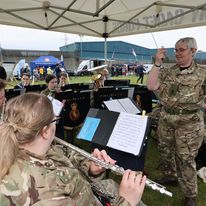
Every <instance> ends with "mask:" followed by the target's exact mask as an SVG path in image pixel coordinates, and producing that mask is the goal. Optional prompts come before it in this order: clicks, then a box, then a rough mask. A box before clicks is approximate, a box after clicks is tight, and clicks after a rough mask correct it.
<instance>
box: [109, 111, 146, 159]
mask: <svg viewBox="0 0 206 206" xmlns="http://www.w3.org/2000/svg"><path fill="white" fill-rule="evenodd" d="M146 126H147V116H141V115H134V114H128V113H120V115H119V117H118V119H117V122H116V125H115V127H114V129H113V131H112V134H111V136H110V138H109V141H108V143H107V146H108V147H111V148H114V149H117V150H120V151H124V152H128V153H131V154H134V155H139V153H140V149H141V146H142V143H143V140H144V134H145V130H146Z"/></svg>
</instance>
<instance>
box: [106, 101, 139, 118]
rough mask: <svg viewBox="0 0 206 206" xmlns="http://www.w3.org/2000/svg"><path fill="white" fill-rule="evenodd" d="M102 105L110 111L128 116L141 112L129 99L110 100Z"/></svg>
mask: <svg viewBox="0 0 206 206" xmlns="http://www.w3.org/2000/svg"><path fill="white" fill-rule="evenodd" d="M104 104H105V105H106V107H107V108H108V110H110V111H114V112H127V113H130V114H139V113H141V111H140V110H139V109H138V108H137V107H136V105H134V103H133V102H132V101H131V99H130V98H122V99H112V100H108V101H104Z"/></svg>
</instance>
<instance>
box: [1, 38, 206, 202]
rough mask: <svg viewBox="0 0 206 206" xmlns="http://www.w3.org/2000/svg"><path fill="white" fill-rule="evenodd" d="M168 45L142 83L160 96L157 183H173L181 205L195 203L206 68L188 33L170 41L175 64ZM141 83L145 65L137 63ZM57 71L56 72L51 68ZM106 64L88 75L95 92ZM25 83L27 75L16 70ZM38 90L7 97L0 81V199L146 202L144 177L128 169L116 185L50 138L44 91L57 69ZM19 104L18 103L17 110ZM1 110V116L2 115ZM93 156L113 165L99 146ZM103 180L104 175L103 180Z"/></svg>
mask: <svg viewBox="0 0 206 206" xmlns="http://www.w3.org/2000/svg"><path fill="white" fill-rule="evenodd" d="M166 52H167V51H166V49H165V48H160V49H158V50H157V53H156V56H155V62H154V65H153V67H152V70H151V71H150V72H149V75H148V78H147V88H148V89H149V90H151V91H154V92H155V94H156V96H157V97H158V99H159V102H160V112H159V116H158V121H157V131H156V134H157V136H158V138H157V140H158V150H159V153H160V162H161V170H162V177H161V178H159V179H157V180H156V182H158V183H159V184H161V185H171V186H177V185H179V187H180V189H181V191H182V193H183V195H184V203H183V205H184V206H196V200H197V196H198V186H197V171H196V162H195V157H196V156H197V154H198V150H199V148H200V146H201V144H202V142H203V137H204V109H205V94H206V89H205V88H206V85H205V83H206V69H205V68H204V67H203V66H202V65H199V64H197V63H196V62H195V61H194V56H195V54H196V52H197V43H196V40H195V39H194V38H192V37H186V38H182V39H180V40H178V41H177V42H176V44H175V56H176V64H175V65H174V66H172V67H169V68H165V67H164V62H163V61H164V59H165V58H166ZM138 71H139V74H138V75H139V79H138V80H137V82H138V81H139V80H140V82H141V83H142V82H143V80H142V79H143V75H144V68H143V66H142V65H140V66H139V68H138ZM57 73H58V72H57ZM108 74H109V73H108V70H107V69H106V68H105V69H104V70H103V71H102V72H99V73H98V74H96V75H94V76H93V77H92V80H93V83H94V91H98V89H99V88H101V87H104V80H106V79H108ZM21 80H22V83H21V84H19V85H18V86H19V87H21V88H23V87H25V86H27V85H28V84H29V82H30V81H29V80H30V76H29V75H28V74H22V79H21ZM45 82H46V84H47V88H46V89H45V90H43V91H42V92H41V94H34V93H27V94H24V95H20V96H18V97H15V98H12V99H11V100H9V101H8V102H7V104H6V107H5V111H2V110H3V109H2V108H3V105H5V101H6V98H5V91H4V89H5V82H4V81H3V80H0V114H1V117H2V116H3V117H2V118H1V120H0V121H1V123H0V130H1V133H0V138H1V144H0V168H1V171H0V200H1V203H2V204H3V205H17V206H18V205H19V206H21V205H51V206H52V205H54V206H57V205H105V206H108V205H125V206H126V205H128V206H129V205H130V206H135V205H144V203H143V202H142V201H141V197H142V194H143V191H144V186H145V181H146V177H145V176H144V175H142V174H140V173H139V172H135V171H131V170H126V171H125V173H124V175H123V177H122V180H121V183H120V185H117V184H116V183H114V182H113V181H111V180H109V179H106V180H105V179H104V175H105V169H104V168H102V167H100V166H98V165H96V164H95V163H94V162H92V161H89V160H87V159H86V158H84V157H82V156H81V155H79V154H77V153H75V152H74V151H72V150H71V151H70V152H69V153H68V154H67V155H65V154H64V151H62V150H61V149H60V148H59V147H58V146H56V145H54V144H53V140H54V137H55V131H56V125H55V123H56V121H57V120H58V118H57V117H56V116H55V115H54V113H53V108H52V104H51V102H50V101H49V99H48V98H47V97H46V96H48V95H49V96H52V97H55V94H56V93H57V92H61V89H60V88H61V87H63V86H65V85H66V84H68V83H69V82H68V76H67V75H66V74H65V73H64V72H62V71H60V72H59V73H58V75H57V74H53V73H49V74H47V76H46V77H45ZM22 108H24V109H22ZM2 113H3V115H2ZM92 155H93V156H95V157H97V158H99V159H101V160H103V161H105V162H107V163H110V164H115V160H113V159H112V158H111V157H110V156H109V155H108V154H107V153H106V152H105V151H104V150H98V149H95V150H94V152H93V153H92ZM103 179H104V180H103Z"/></svg>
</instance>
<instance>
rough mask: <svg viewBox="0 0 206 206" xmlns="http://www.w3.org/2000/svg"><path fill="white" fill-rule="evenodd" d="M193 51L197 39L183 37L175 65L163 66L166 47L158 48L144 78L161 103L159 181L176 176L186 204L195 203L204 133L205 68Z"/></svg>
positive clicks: (171, 181)
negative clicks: (196, 60) (198, 61)
mask: <svg viewBox="0 0 206 206" xmlns="http://www.w3.org/2000/svg"><path fill="white" fill-rule="evenodd" d="M196 52H197V43H196V40H195V39H194V38H192V37H186V38H182V39H180V40H178V41H177V42H176V44H175V57H176V62H177V63H176V65H174V66H172V67H171V68H162V66H161V65H162V61H163V59H165V55H166V50H165V49H164V48H161V49H158V51H157V54H156V59H155V64H154V65H153V67H152V70H151V71H150V73H149V76H148V79H147V87H148V89H149V90H152V91H156V93H157V96H158V97H159V100H160V103H161V105H162V108H161V115H160V119H159V122H158V129H157V132H158V137H159V139H158V140H159V150H160V155H161V163H162V165H164V166H165V169H164V171H163V174H164V177H163V178H162V179H160V180H159V183H160V184H166V183H167V184H172V183H176V182H177V178H178V183H179V185H180V188H181V190H182V192H183V194H184V197H185V203H184V205H185V206H195V205H196V196H197V189H198V188H197V174H196V163H195V157H196V156H197V153H198V149H199V148H200V146H201V144H202V141H203V135H204V118H203V108H204V97H205V81H206V70H205V68H204V67H203V66H201V65H198V64H196V63H195V61H194V56H195V53H196ZM176 175H177V176H176Z"/></svg>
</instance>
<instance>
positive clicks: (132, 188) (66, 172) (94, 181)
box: [0, 93, 146, 206]
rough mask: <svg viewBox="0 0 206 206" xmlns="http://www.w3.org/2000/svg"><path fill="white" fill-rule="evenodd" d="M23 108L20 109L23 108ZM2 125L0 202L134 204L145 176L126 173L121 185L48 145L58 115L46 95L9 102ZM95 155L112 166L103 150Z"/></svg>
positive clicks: (36, 205)
mask: <svg viewBox="0 0 206 206" xmlns="http://www.w3.org/2000/svg"><path fill="white" fill-rule="evenodd" d="M22 108H23V110H22ZM4 117H5V118H4V121H3V124H2V125H1V126H0V130H1V133H0V139H1V144H0V168H1V170H0V205H1V206H9V205H11V206H14V205H15V206H23V205H24V206H27V205H28V206H29V205H33V206H42V205H45V206H46V205H49V206H74V205H78V206H102V205H105V206H109V205H115V206H118V205H119V206H135V205H144V204H143V203H141V201H140V199H141V196H142V193H143V190H144V186H145V181H146V177H145V176H143V177H142V175H141V174H138V173H136V172H134V171H130V170H127V171H125V173H124V175H123V178H122V181H121V184H120V186H119V185H118V184H117V183H115V182H114V181H112V180H109V179H106V180H104V179H103V178H104V171H105V169H104V168H102V167H100V166H99V165H96V163H95V162H92V161H89V160H87V159H85V158H84V157H83V156H81V155H80V154H78V153H76V152H74V151H72V150H71V151H69V152H68V156H65V155H64V153H63V150H62V149H61V147H60V146H55V145H53V146H51V143H52V141H53V139H54V134H55V128H56V126H55V122H56V121H57V119H58V118H56V117H55V116H54V114H53V109H52V104H51V102H50V101H49V99H48V98H47V97H46V96H44V95H41V94H32V93H27V94H24V95H21V96H18V97H16V98H13V99H11V100H10V101H8V103H7V105H6V110H5V116H4ZM93 156H94V157H96V158H98V159H102V161H105V162H108V163H110V164H114V163H115V161H114V160H113V159H111V158H110V157H109V156H108V155H107V154H106V152H105V151H99V150H98V149H95V150H94V152H93Z"/></svg>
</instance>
